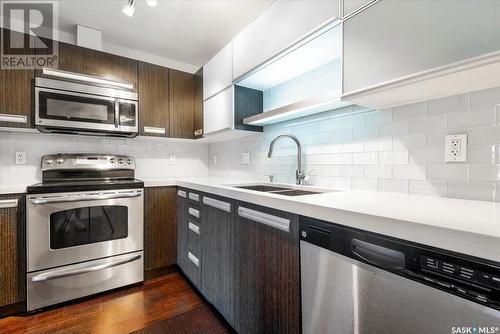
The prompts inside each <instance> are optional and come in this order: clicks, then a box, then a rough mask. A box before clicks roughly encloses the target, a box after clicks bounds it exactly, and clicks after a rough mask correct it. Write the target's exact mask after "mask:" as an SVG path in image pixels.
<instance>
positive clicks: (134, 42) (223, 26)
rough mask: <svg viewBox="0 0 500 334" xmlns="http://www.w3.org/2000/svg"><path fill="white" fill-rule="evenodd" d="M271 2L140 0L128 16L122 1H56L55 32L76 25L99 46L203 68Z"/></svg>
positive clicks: (71, 29) (240, 0)
mask: <svg viewBox="0 0 500 334" xmlns="http://www.w3.org/2000/svg"><path fill="white" fill-rule="evenodd" d="M270 2H271V1H270V0H219V1H214V0H184V1H180V0H160V1H158V5H157V6H156V7H155V8H151V7H149V6H148V5H147V4H146V1H145V0H139V1H137V4H136V11H135V14H134V16H133V17H132V18H130V17H128V16H126V15H124V14H123V13H122V8H123V6H124V5H125V4H126V3H127V0H90V1H89V0H85V1H84V0H60V1H59V30H62V31H66V32H70V33H75V31H76V28H75V25H76V24H81V25H84V26H88V27H91V28H94V29H97V30H101V31H102V36H103V42H104V43H109V44H115V45H118V46H122V47H126V48H129V49H135V50H139V51H142V52H145V53H149V54H153V55H156V56H160V57H165V58H169V59H174V60H176V61H179V62H183V63H187V64H191V65H195V66H202V65H204V64H205V63H206V62H207V61H208V60H209V59H210V58H211V57H212V56H213V55H214V54H215V53H217V51H218V50H220V49H221V48H222V47H223V46H224V45H226V44H227V43H228V42H229V41H230V40H231V39H232V38H233V37H234V36H235V35H236V34H237V33H238V32H239V31H241V30H242V29H243V28H244V27H245V26H246V25H248V24H249V23H250V22H251V21H252V20H253V19H254V18H255V17H256V16H257V15H258V14H260V13H261V12H262V11H263V10H264V9H265V7H266V6H267V5H268V4H269V3H270Z"/></svg>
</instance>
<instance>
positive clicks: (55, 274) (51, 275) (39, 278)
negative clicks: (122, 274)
mask: <svg viewBox="0 0 500 334" xmlns="http://www.w3.org/2000/svg"><path fill="white" fill-rule="evenodd" d="M140 258H141V256H140V255H134V256H132V257H129V258H126V259H122V260H117V261H113V262H108V263H104V264H99V265H97V266H90V267H83V268H79V269H75V270H67V269H66V270H54V271H51V272H48V273H44V274H40V275H36V276H33V277H32V278H31V280H32V281H33V282H43V281H49V280H51V279H56V278H63V277H69V276H75V275H80V274H85V273H91V272H94V271H98V270H103V269H107V268H111V267H116V266H119V265H121V264H126V263H129V262H133V261H136V260H139V259H140Z"/></svg>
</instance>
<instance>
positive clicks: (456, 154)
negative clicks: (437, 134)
mask: <svg viewBox="0 0 500 334" xmlns="http://www.w3.org/2000/svg"><path fill="white" fill-rule="evenodd" d="M444 149H445V152H444V155H445V161H446V162H465V161H467V134H466V133H464V134H459V135H448V136H446V143H445V148H444Z"/></svg>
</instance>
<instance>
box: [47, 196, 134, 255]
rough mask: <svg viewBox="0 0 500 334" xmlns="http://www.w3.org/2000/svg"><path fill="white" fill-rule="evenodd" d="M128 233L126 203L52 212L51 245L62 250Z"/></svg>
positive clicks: (123, 236) (118, 237)
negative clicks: (123, 204)
mask: <svg viewBox="0 0 500 334" xmlns="http://www.w3.org/2000/svg"><path fill="white" fill-rule="evenodd" d="M127 236H128V208H127V207H126V206H116V205H113V206H91V207H84V208H76V209H69V210H64V211H58V212H54V213H52V214H51V215H50V248H51V249H61V248H66V247H74V246H80V245H87V244H92V243H96V242H102V241H110V240H116V239H122V238H126V237H127Z"/></svg>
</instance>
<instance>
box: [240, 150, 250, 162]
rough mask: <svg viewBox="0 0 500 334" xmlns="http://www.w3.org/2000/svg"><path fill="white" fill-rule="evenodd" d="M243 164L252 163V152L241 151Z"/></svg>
mask: <svg viewBox="0 0 500 334" xmlns="http://www.w3.org/2000/svg"><path fill="white" fill-rule="evenodd" d="M241 164H242V165H250V152H241Z"/></svg>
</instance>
